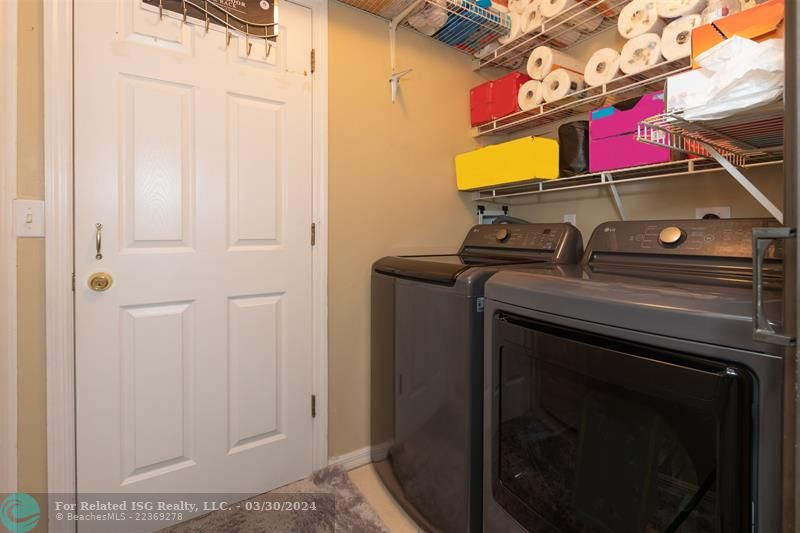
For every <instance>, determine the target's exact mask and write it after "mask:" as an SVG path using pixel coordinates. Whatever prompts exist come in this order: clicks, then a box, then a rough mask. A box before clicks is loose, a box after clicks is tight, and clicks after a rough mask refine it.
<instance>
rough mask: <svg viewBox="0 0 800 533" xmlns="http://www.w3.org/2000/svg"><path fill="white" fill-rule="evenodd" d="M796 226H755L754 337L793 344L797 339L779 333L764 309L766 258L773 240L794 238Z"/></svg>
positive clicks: (783, 343) (782, 343) (787, 344)
mask: <svg viewBox="0 0 800 533" xmlns="http://www.w3.org/2000/svg"><path fill="white" fill-rule="evenodd" d="M795 236H796V230H795V229H794V228H753V339H754V340H757V341H762V342H768V343H770V344H778V345H781V346H791V345H793V344H794V342H795V339H794V338H792V337H790V336H788V335H784V334H782V333H778V332H777V331H775V328H773V327H772V324H770V323H769V319H768V318H767V316H766V313H765V311H764V259H765V257H766V255H767V250H768V249H769V246H770V244H772V241H774V240H776V239H794V238H795Z"/></svg>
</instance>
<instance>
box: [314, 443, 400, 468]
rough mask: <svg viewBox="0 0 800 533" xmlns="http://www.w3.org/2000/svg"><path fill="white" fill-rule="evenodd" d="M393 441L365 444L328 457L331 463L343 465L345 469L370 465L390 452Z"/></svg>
mask: <svg viewBox="0 0 800 533" xmlns="http://www.w3.org/2000/svg"><path fill="white" fill-rule="evenodd" d="M391 446H392V442H391V441H389V442H384V443H382V444H378V445H377V446H364V447H363V448H359V449H358V450H353V451H352V452H349V453H345V454H343V455H339V456H337V457H331V458H330V459H328V464H329V465H341V466H342V468H344V469H345V470H353V469H354V468H358V467H359V466H364V465H368V464H369V463H374V462H376V461H383V460H384V459H386V456H387V455H388V453H389V448H390V447H391Z"/></svg>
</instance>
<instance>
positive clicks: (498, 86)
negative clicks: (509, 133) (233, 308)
mask: <svg viewBox="0 0 800 533" xmlns="http://www.w3.org/2000/svg"><path fill="white" fill-rule="evenodd" d="M530 79H531V77H530V76H528V75H527V74H523V73H521V72H512V73H511V74H506V75H505V76H503V77H502V78H500V79H497V80H494V85H492V118H493V119H497V118H502V117H504V116H506V115H510V114H511V113H516V112H517V111H519V103H518V96H519V88H520V87H522V86H523V85H524V84H525V82H526V81H528V80H530Z"/></svg>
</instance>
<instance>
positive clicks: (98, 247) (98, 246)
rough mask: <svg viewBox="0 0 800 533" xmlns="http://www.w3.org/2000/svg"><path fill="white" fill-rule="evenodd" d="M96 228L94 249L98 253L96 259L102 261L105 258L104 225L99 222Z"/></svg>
mask: <svg viewBox="0 0 800 533" xmlns="http://www.w3.org/2000/svg"><path fill="white" fill-rule="evenodd" d="M94 227H95V230H96V232H95V236H94V248H95V252H96V253H95V256H94V258H95V259H97V260H100V259H102V258H103V225H102V224H100V223H99V222H98V223H97V224H95V225H94Z"/></svg>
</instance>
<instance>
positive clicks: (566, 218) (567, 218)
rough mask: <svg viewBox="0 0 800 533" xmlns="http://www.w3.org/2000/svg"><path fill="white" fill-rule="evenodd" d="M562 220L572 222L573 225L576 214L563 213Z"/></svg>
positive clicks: (576, 221) (575, 222)
mask: <svg viewBox="0 0 800 533" xmlns="http://www.w3.org/2000/svg"><path fill="white" fill-rule="evenodd" d="M564 222H566V223H568V224H572V225H573V226H577V225H578V215H576V214H575V213H567V214H566V215H564Z"/></svg>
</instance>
